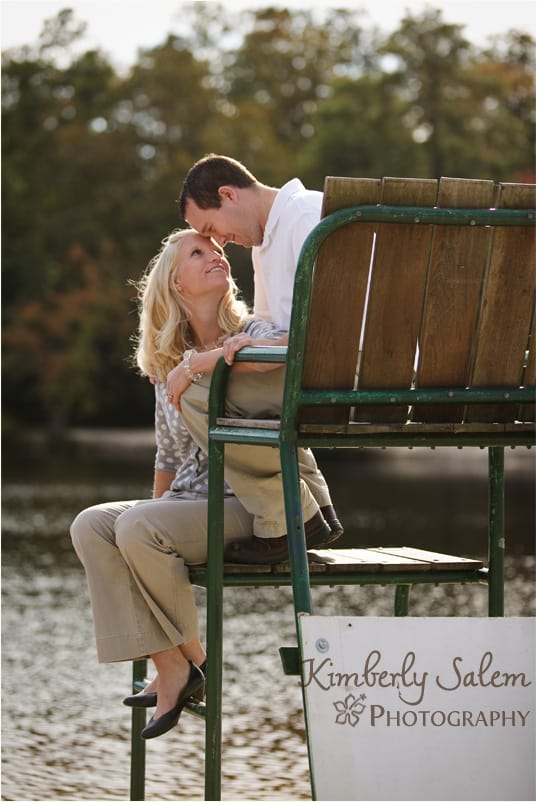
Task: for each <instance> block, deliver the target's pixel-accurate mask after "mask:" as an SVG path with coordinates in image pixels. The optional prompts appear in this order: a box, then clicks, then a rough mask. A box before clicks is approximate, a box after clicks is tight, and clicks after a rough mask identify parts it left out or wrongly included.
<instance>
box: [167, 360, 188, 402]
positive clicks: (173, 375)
mask: <svg viewBox="0 0 537 802" xmlns="http://www.w3.org/2000/svg"><path fill="white" fill-rule="evenodd" d="M189 386H190V378H189V377H188V376H187V374H186V372H185V368H184V360H183V361H182V362H179V364H178V365H176V367H174V368H173V370H170V372H169V373H168V376H167V378H166V391H167V393H168V401H169V402H170V404H173V405H174V407H177V409H180V408H181V403H180V402H181V396H182V395H183V393H184V392H185V390H186V389H187V388H188V387H189Z"/></svg>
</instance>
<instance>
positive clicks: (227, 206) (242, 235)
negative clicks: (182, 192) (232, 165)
mask: <svg viewBox="0 0 537 802" xmlns="http://www.w3.org/2000/svg"><path fill="white" fill-rule="evenodd" d="M245 192H246V191H245V190H244V189H240V188H237V187H220V190H219V194H220V198H221V201H222V205H221V206H220V208H219V209H200V207H199V206H198V205H197V204H196V203H195V202H194V201H193V200H192V199H191V198H190V199H189V200H188V201H187V203H186V207H185V219H186V221H187V223H188V224H189V225H190V226H191V227H192V228H194V229H196V231H198V232H199V233H200V234H201V235H202V236H204V237H212V238H213V239H214V240H216V242H218V243H219V245H221V246H222V247H224V245H226V243H228V242H234V243H235V244H236V245H242V246H243V247H244V248H251V247H252V246H254V245H261V243H262V242H263V230H262V228H261V226H260V225H259V222H258V220H257V216H256V212H255V209H254V207H253V206H252V203H251V195H247V194H245Z"/></svg>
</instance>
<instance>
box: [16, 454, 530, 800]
mask: <svg viewBox="0 0 537 802" xmlns="http://www.w3.org/2000/svg"><path fill="white" fill-rule="evenodd" d="M419 451H420V450H418V449H416V450H415V452H419ZM470 453H471V452H470V450H469V451H468V457H466V458H465V460H464V461H463V463H461V461H460V460H459V462H458V464H457V463H456V461H455V460H448V459H446V458H445V457H444V456H443V455H442V456H439V457H436V456H433V455H432V454H431V453H429V454H427V455H425V454H423V455H421V456H420V454H419V453H415V454H414V455H410V454H409V453H406V452H405V454H404V455H394V454H381V453H380V452H379V453H378V454H377V455H376V456H375V457H374V458H369V457H367V458H366V457H364V458H361V456H359V457H358V458H356V459H355V460H354V461H353V462H348V461H346V462H345V463H344V464H342V463H341V461H335V460H333V459H332V460H330V459H329V460H327V461H326V463H325V465H324V470H325V473H326V475H327V477H328V478H329V483H330V486H331V487H332V489H333V495H334V499H335V501H336V504H337V508H338V511H339V513H340V515H341V517H342V518H343V520H344V522H345V524H346V527H347V530H348V531H349V534H348V535H346V536H345V537H346V541H345V543H343V545H351V544H352V543H353V542H358V541H359V542H361V543H368V544H378V543H381V542H382V543H384V544H387V543H396V542H406V543H407V544H412V545H416V546H425V547H428V548H432V549H437V550H440V551H441V550H444V551H449V550H453V551H454V553H461V554H465V553H467V554H474V555H476V554H478V553H479V554H483V548H484V539H483V538H484V537H485V534H484V533H485V532H486V478H485V477H486V455H484V454H479V452H477V458H475V457H474V456H473V455H472V456H470ZM472 453H473V452H472ZM479 457H480V458H479ZM150 464H151V460H150V459H149V461H148V465H150ZM461 464H462V468H461ZM506 464H507V475H508V486H507V503H506V512H507V524H508V532H509V535H510V537H509V541H508V543H509V551H508V554H509V556H508V560H507V584H506V614H507V615H534V614H535V605H534V588H535V585H534V567H535V561H534V557H533V541H534V531H535V528H534V527H535V524H534V504H533V498H534V487H535V474H534V470H533V459H532V457H531V455H530V452H525V451H523V450H521V449H517V450H516V452H508V453H507V463H506ZM342 476H344V477H345V484H343V483H342ZM446 476H447V477H448V478H449V482H447V483H446V482H444V481H443V479H444V478H446ZM150 485H151V477H150V470H147V468H144V467H142V465H141V464H138V463H135V462H133V463H131V464H129V465H113V464H112V463H110V462H103V463H99V464H95V463H94V462H91V461H85V460H80V459H77V460H70V461H68V462H67V463H65V462H62V461H60V460H55V461H54V463H53V464H52V465H50V464H49V465H48V466H47V469H46V470H44V469H43V465H35V466H34V467H33V468H32V466H27V465H26V466H25V467H24V469H20V470H17V469H15V468H8V469H7V471H5V472H4V483H3V517H2V523H3V562H2V594H3V646H2V667H3V671H2V686H3V687H2V720H3V730H2V756H3V779H2V798H3V799H8V800H19V801H22V800H65V799H70V800H105V799H128V797H129V754H130V712H129V710H128V709H127V708H126V707H124V706H123V705H122V704H121V699H122V697H123V696H124V695H125V694H126V693H127V692H128V691H129V687H130V676H131V667H130V664H114V665H99V664H98V663H97V661H96V657H95V650H94V642H93V630H92V624H91V617H90V608H89V602H88V595H87V590H86V583H85V577H84V573H83V571H82V568H81V566H80V565H79V563H78V561H77V559H76V556H75V555H74V553H73V551H72V548H71V543H70V539H69V535H68V530H69V524H70V522H71V520H72V518H73V517H74V515H75V514H76V513H77V512H78V511H79V510H80V509H82V508H83V507H85V506H88V505H89V504H93V503H95V502H98V501H103V500H105V499H112V498H125V497H132V498H134V497H140V496H146V495H148V494H149V492H150ZM425 503H426V504H427V508H425ZM431 516H433V517H431ZM470 533H475V534H470ZM353 538H354V539H355V540H354V541H353ZM197 592H198V597H199V602H200V609H201V623H202V627H203V628H204V612H203V610H204V598H205V595H204V591H203V590H201V589H199V590H198V591H197ZM314 603H315V605H316V610H317V611H319V612H321V611H322V612H323V613H327V614H328V613H331V614H350V615H352V614H356V615H364V614H366V615H386V614H390V613H391V604H392V593H391V592H390V591H389V590H387V589H384V588H378V587H368V588H360V589H357V588H335V589H329V588H319V589H317V590H316V591H315V592H314ZM411 612H412V614H414V615H486V596H485V590H484V589H483V588H480V587H474V586H468V587H465V588H461V587H458V586H448V587H446V586H441V587H437V588H435V587H428V586H425V587H423V588H421V589H415V590H414V591H413V595H412V606H411ZM225 617H226V623H225V676H224V719H223V732H224V752H223V779H222V789H223V799H260V800H265V799H273V800H280V799H282V800H283V799H285V800H290V799H293V800H294V799H309V798H311V797H310V786H309V776H308V764H307V752H306V745H305V739H304V734H303V729H302V727H303V724H302V703H301V694H300V690H299V688H298V685H297V679H296V678H286V677H284V675H283V674H282V671H281V667H280V663H279V657H278V647H279V646H280V645H282V644H285V643H287V644H292V643H293V641H294V623H293V617H292V606H291V591H290V589H287V588H280V589H270V588H268V589H247V588H240V589H228V590H226V593H225ZM203 750H204V731H203V722H201V721H200V720H199V719H196V718H194V717H192V716H189V715H186V714H185V715H183V717H182V718H181V720H180V723H179V726H178V727H177V728H176V729H175V730H173V731H172V732H171V733H169V734H168V735H166V736H164V737H163V738H157V739H155V740H154V741H151V742H149V743H148V745H147V770H146V774H147V781H146V798H147V799H155V800H158V799H162V800H166V799H168V800H171V799H203V787H204V780H203Z"/></svg>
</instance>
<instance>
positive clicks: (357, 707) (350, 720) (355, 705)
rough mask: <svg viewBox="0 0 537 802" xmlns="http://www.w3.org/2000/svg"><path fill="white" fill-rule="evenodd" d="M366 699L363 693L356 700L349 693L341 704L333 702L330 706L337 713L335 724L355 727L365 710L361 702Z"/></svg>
mask: <svg viewBox="0 0 537 802" xmlns="http://www.w3.org/2000/svg"><path fill="white" fill-rule="evenodd" d="M366 698H367V697H366V695H365V693H362V695H361V696H359V697H358V698H357V697H356V696H353V695H352V693H349V695H348V696H346V697H345V700H344V701H343V702H333V703H332V704H333V705H334V707H335V708H336V710H337V711H338V715H337V716H336V724H350V725H351V727H356V725H357V724H358V722H359V721H360V716H361V714H362V713H363V712H364V710H365V705H364V704H362V702H363V700H364V699H366Z"/></svg>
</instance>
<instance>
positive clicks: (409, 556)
mask: <svg viewBox="0 0 537 802" xmlns="http://www.w3.org/2000/svg"><path fill="white" fill-rule="evenodd" d="M308 563H309V572H310V575H311V576H312V578H313V577H314V576H315V574H334V575H337V574H346V575H347V574H351V573H352V574H381V573H383V574H387V575H389V574H400V573H402V572H403V573H405V572H406V573H409V574H410V573H412V574H415V573H423V574H426V573H434V572H444V571H453V572H460V571H469V572H477V571H479V570H481V569H483V562H482V561H481V560H474V559H470V558H466V557H455V556H453V555H451V554H440V553H438V552H434V551H425V550H423V549H415V548H412V547H409V546H379V547H376V548H369V549H311V550H309V551H308ZM263 574H266V575H267V576H273V577H275V576H282V575H288V574H290V569H289V563H288V562H283V563H277V564H275V565H240V564H238V563H224V582H225V578H226V577H227V578H230V577H234V576H236V577H239V576H242V575H244V576H248V575H255V576H256V577H258V578H259V577H260V575H263ZM205 577H206V568H205V566H191V567H190V578H191V581H192V583H193V584H198V583H199V584H202V585H204V584H205V582H204V581H203V580H204V579H205Z"/></svg>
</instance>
